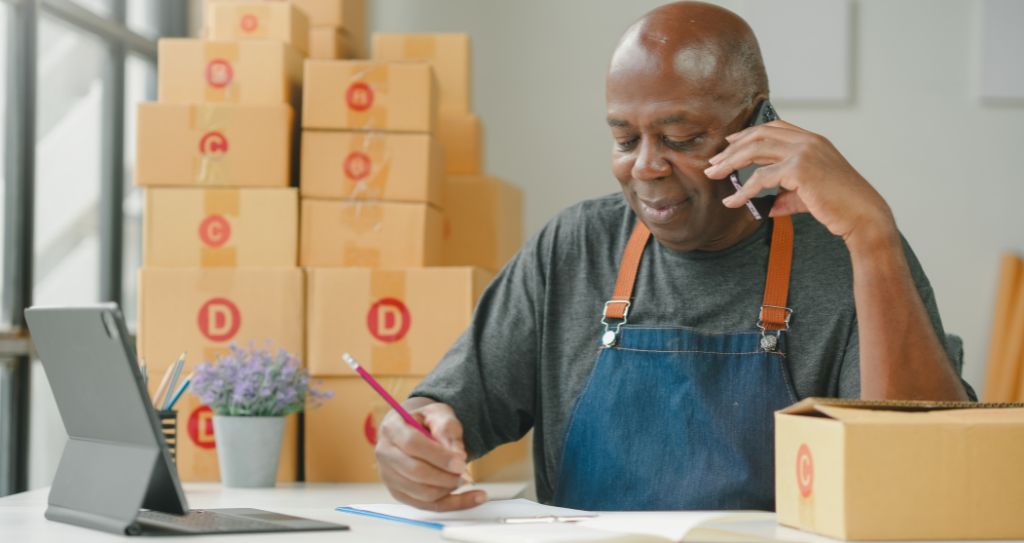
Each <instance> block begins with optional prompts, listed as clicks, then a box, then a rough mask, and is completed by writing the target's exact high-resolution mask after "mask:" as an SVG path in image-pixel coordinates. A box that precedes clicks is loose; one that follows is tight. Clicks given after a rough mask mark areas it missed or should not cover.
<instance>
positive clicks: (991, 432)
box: [775, 398, 1024, 540]
mask: <svg viewBox="0 0 1024 543" xmlns="http://www.w3.org/2000/svg"><path fill="white" fill-rule="evenodd" d="M1022 458H1024V404H975V403H956V402H861V401H843V400H832V399H821V398H808V399H805V400H803V401H801V402H799V403H797V404H794V405H792V406H790V407H788V408H786V409H783V410H781V411H778V412H777V413H776V414H775V494H776V498H775V500H776V508H777V512H778V520H779V522H780V523H782V524H785V525H787V526H793V527H796V528H801V529H805V530H809V531H813V532H818V533H821V534H824V535H827V536H829V537H834V538H840V539H857V540H878V539H891V540H904V539H965V540H966V539H1021V538H1024V515H1022V514H1021V507H1022V505H1024V469H1021V459H1022Z"/></svg>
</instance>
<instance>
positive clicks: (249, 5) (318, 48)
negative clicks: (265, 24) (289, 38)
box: [204, 0, 366, 59]
mask: <svg viewBox="0 0 1024 543" xmlns="http://www.w3.org/2000/svg"><path fill="white" fill-rule="evenodd" d="M264 3H265V4H268V5H270V6H273V5H275V4H276V5H286V3H284V2H280V1H274V2H270V1H267V2H264ZM290 3H291V4H292V5H294V6H295V7H297V8H299V11H300V12H301V13H302V14H303V15H304V16H305V17H304V19H305V21H306V25H307V26H306V28H307V31H306V35H307V36H308V42H307V43H308V45H307V46H306V49H303V52H304V53H306V54H307V55H308V56H309V58H316V59H340V58H366V30H365V29H366V0H291V1H290ZM219 4H242V6H239V7H237V8H220V7H219V6H218V5H219ZM256 4H257V2H253V1H252V0H249V1H240V0H206V7H205V9H204V13H206V17H207V19H206V21H207V27H206V35H211V34H212V33H213V32H218V29H221V28H223V26H222V25H228V26H230V27H231V28H232V29H233V32H236V33H238V35H239V36H254V35H256V34H259V33H260V32H265V33H264V34H263V35H264V36H272V35H273V36H275V37H276V34H273V30H270V29H268V30H263V29H262V27H259V26H256V25H254V24H252V22H251V21H252V18H251V17H249V18H242V17H245V15H248V14H249V13H252V12H254V11H256V12H258V10H260V9H266V8H265V7H264V6H259V5H256ZM217 9H221V10H223V11H221V13H218V14H217V15H214V10H217ZM270 9H280V8H270ZM238 10H245V11H246V12H244V13H242V14H241V16H236V15H234V14H232V13H231V12H233V11H238ZM225 13H226V14H227V15H224V14H225ZM237 23H241V24H237ZM221 31H222V30H221Z"/></svg>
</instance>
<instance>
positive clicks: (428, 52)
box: [402, 36, 437, 60]
mask: <svg viewBox="0 0 1024 543" xmlns="http://www.w3.org/2000/svg"><path fill="white" fill-rule="evenodd" d="M402 49H403V51H402V54H403V57H402V58H405V59H407V60H434V58H436V56H437V39H436V38H435V37H434V36H405V39H404V40H403V43H402Z"/></svg>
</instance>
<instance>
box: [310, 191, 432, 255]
mask: <svg viewBox="0 0 1024 543" xmlns="http://www.w3.org/2000/svg"><path fill="white" fill-rule="evenodd" d="M441 227H442V219H441V213H440V212H439V211H437V210H436V209H435V208H433V207H431V206H429V205H426V204H407V203H399V202H388V203H379V202H344V201H331V200H312V199H303V200H302V214H301V227H300V237H301V239H300V243H299V263H300V265H302V266H308V267H349V266H360V267H366V268H419V267H423V266H438V265H440V264H441Z"/></svg>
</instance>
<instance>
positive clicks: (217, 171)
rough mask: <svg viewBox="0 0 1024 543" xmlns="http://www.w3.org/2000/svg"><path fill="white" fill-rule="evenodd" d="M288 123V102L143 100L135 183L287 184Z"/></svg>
mask: <svg viewBox="0 0 1024 543" xmlns="http://www.w3.org/2000/svg"><path fill="white" fill-rule="evenodd" d="M292 123H293V117H292V109H291V107H290V106H288V105H287V104H268V105H234V104H202V105H199V104H194V105H190V104H160V103H141V104H139V110H138V129H137V135H136V137H137V138H138V139H137V140H136V153H137V156H136V162H135V184H137V185H142V186H146V185H154V186H187V185H203V186H211V187H230V186H250V187H287V186H288V185H289V184H290V181H291V160H292V154H291V147H292V126H293V124H292Z"/></svg>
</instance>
